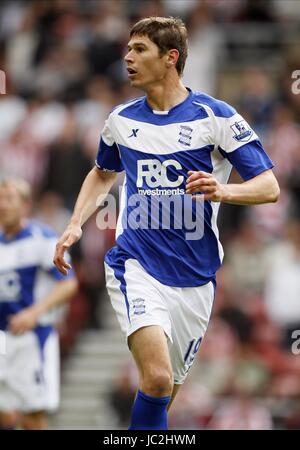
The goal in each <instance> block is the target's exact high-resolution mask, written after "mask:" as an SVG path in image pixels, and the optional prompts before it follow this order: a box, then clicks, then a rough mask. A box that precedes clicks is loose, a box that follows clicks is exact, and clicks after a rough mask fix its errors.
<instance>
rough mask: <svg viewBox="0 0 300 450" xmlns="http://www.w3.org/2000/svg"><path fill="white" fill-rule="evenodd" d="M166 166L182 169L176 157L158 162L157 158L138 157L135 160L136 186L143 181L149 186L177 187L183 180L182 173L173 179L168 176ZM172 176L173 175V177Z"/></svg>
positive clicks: (141, 184) (140, 184)
mask: <svg viewBox="0 0 300 450" xmlns="http://www.w3.org/2000/svg"><path fill="white" fill-rule="evenodd" d="M168 167H173V168H175V169H177V170H182V166H181V164H180V163H179V162H178V161H176V159H167V160H165V161H163V162H160V161H159V160H158V159H140V160H138V161H137V183H136V185H137V187H138V188H141V187H142V186H143V183H144V182H145V183H146V185H147V186H148V187H149V188H158V187H166V188H177V187H178V186H180V185H181V184H182V183H183V181H184V177H183V175H178V176H177V178H175V179H170V178H169V176H168V171H167V169H168ZM173 178H174V177H173Z"/></svg>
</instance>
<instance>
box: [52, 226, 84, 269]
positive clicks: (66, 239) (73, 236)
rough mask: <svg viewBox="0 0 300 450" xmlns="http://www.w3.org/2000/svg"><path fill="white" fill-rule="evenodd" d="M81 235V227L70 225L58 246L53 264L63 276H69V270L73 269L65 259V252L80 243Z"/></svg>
mask: <svg viewBox="0 0 300 450" xmlns="http://www.w3.org/2000/svg"><path fill="white" fill-rule="evenodd" d="M81 235H82V229H81V227H80V226H79V225H73V224H70V225H69V226H68V228H67V229H66V231H65V232H64V233H63V235H62V236H61V237H60V239H59V241H58V242H57V244H56V248H55V255H54V259H53V262H54V264H55V266H56V267H57V269H58V270H59V271H60V272H61V273H62V274H63V275H67V274H68V270H70V269H71V268H72V266H71V265H70V264H69V263H67V262H66V261H65V259H64V254H65V251H66V250H68V249H69V248H70V247H71V246H72V245H73V244H74V243H75V242H77V241H79V239H80V238H81Z"/></svg>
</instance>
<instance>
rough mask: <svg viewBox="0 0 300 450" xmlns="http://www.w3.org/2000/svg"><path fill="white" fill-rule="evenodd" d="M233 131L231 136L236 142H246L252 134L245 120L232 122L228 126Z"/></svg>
mask: <svg viewBox="0 0 300 450" xmlns="http://www.w3.org/2000/svg"><path fill="white" fill-rule="evenodd" d="M230 128H231V129H232V131H233V132H234V135H233V138H234V139H235V140H236V141H238V142H247V141H249V139H250V137H251V136H252V134H253V131H252V130H251V128H250V127H249V125H248V124H247V122H246V121H245V120H240V121H239V122H234V124H233V125H231V126H230Z"/></svg>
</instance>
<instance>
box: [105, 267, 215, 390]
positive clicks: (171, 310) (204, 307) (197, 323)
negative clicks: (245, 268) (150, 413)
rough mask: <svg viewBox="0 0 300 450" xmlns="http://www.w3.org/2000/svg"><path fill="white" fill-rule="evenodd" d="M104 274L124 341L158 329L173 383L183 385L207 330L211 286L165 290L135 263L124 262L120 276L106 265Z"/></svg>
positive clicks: (210, 303) (166, 287) (119, 272)
mask: <svg viewBox="0 0 300 450" xmlns="http://www.w3.org/2000/svg"><path fill="white" fill-rule="evenodd" d="M105 273H106V286H107V290H108V293H109V296H110V299H111V303H112V306H113V308H114V310H115V312H116V314H117V318H118V321H119V323H120V326H121V329H122V331H123V333H124V334H125V335H126V338H127V337H128V336H130V335H131V334H132V333H133V332H134V331H136V330H138V329H139V328H142V327H145V326H149V325H160V326H161V327H162V328H163V330H164V332H165V334H166V335H167V337H168V346H169V353H170V358H171V363H172V368H173V375H174V383H175V384H182V383H183V382H184V380H185V378H186V376H187V373H188V371H189V369H190V367H191V366H192V364H193V362H194V359H195V356H196V353H197V350H198V349H199V346H200V343H201V341H202V338H203V336H204V334H205V332H206V329H207V326H208V322H209V319H210V315H211V310H212V305H213V301H214V294H215V287H214V284H213V283H212V282H209V283H207V284H206V285H204V286H198V287H192V288H180V287H173V286H166V285H163V284H161V283H160V282H159V281H157V280H156V279H155V278H153V277H152V276H151V275H149V274H148V273H147V272H146V271H145V270H144V269H143V267H142V266H141V265H140V263H139V262H138V261H137V260H135V259H127V260H126V261H125V267H124V270H123V271H122V272H121V271H118V272H115V271H114V270H113V269H112V268H111V267H110V266H109V265H108V264H107V263H105Z"/></svg>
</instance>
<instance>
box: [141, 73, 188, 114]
mask: <svg viewBox="0 0 300 450" xmlns="http://www.w3.org/2000/svg"><path fill="white" fill-rule="evenodd" d="M146 94H147V102H148V104H149V106H150V108H152V109H153V110H155V111H169V110H170V109H171V108H173V107H174V106H176V105H178V104H179V103H182V102H183V101H184V100H185V99H186V98H187V96H188V95H189V91H188V90H187V89H186V87H184V85H183V83H182V81H181V80H180V79H179V80H178V79H177V80H176V81H175V82H173V83H172V82H168V83H160V84H157V85H155V86H151V87H150V88H149V89H147V92H146Z"/></svg>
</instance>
